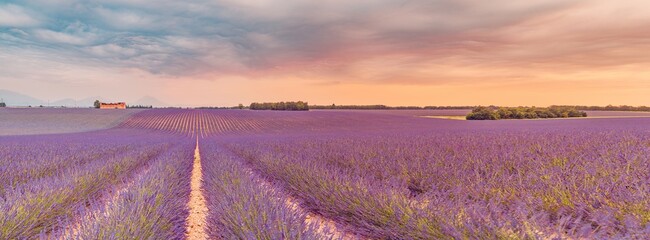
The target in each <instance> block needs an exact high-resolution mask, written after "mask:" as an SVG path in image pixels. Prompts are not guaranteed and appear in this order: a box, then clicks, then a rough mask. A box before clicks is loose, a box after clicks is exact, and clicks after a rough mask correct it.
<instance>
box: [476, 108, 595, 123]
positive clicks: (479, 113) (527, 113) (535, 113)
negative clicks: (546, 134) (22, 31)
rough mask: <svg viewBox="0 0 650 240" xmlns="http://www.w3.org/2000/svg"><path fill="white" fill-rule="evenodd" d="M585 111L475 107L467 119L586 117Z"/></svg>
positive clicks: (572, 109)
mask: <svg viewBox="0 0 650 240" xmlns="http://www.w3.org/2000/svg"><path fill="white" fill-rule="evenodd" d="M586 116H587V113H586V112H584V111H581V110H578V109H577V108H575V107H567V106H551V107H547V108H538V107H499V108H496V107H480V106H479V107H476V108H474V109H472V112H470V113H469V114H467V116H466V119H467V120H499V119H536V118H571V117H586Z"/></svg>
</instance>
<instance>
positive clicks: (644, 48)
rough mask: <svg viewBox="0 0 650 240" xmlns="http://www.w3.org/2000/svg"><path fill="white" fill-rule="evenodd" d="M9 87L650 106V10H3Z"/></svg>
mask: <svg viewBox="0 0 650 240" xmlns="http://www.w3.org/2000/svg"><path fill="white" fill-rule="evenodd" d="M0 89H5V90H11V91H15V92H20V93H23V94H27V95H31V96H33V97H37V98H41V99H62V98H76V99H82V98H86V97H91V96H103V97H107V98H111V99H119V100H125V101H132V100H135V99H138V98H141V97H143V96H152V97H155V98H157V99H160V100H162V101H163V102H167V103H171V104H174V105H183V106H199V105H222V106H229V105H235V104H238V103H244V104H248V103H250V102H252V101H280V100H289V101H290V100H304V101H309V102H310V103H311V104H332V103H336V104H386V105H420V106H425V105H489V104H495V105H504V106H512V105H536V106H545V105H550V104H581V105H607V104H614V105H621V104H628V105H650V4H649V3H648V1H646V0H624V1H611V0H543V1H542V0H529V1H507V0H491V1H485V0H412V1H408V0H355V1H350V0H328V1H313V0H304V1H303V0H225V1H220V0H211V1H207V0H206V1H202V0H188V1H177V0H158V1H145V0H115V1H108V0H96V1H82V0H20V1H12V0H9V1H7V0H3V1H1V2H0Z"/></svg>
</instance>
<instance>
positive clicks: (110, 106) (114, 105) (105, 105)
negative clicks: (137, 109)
mask: <svg viewBox="0 0 650 240" xmlns="http://www.w3.org/2000/svg"><path fill="white" fill-rule="evenodd" d="M99 109H126V103H125V102H117V103H99Z"/></svg>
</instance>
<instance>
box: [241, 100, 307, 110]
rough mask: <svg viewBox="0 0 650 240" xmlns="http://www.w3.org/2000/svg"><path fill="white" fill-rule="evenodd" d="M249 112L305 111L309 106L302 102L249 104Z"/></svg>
mask: <svg viewBox="0 0 650 240" xmlns="http://www.w3.org/2000/svg"><path fill="white" fill-rule="evenodd" d="M249 109H251V110H281V111H307V110H309V104H308V103H307V102H303V101H297V102H263V103H257V102H254V103H251V105H250V106H249Z"/></svg>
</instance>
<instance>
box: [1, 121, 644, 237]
mask: <svg viewBox="0 0 650 240" xmlns="http://www.w3.org/2000/svg"><path fill="white" fill-rule="evenodd" d="M450 113H451V112H449V111H447V112H435V111H427V112H426V113H422V112H417V111H351V110H340V111H337V110H323V111H309V112H278V111H248V110H190V109H154V110H146V111H141V112H137V113H133V114H131V115H129V116H128V117H126V118H125V120H123V121H122V122H121V123H119V124H115V127H113V128H110V129H104V130H97V131H92V132H83V133H67V134H63V133H61V134H48V135H29V136H23V135H15V134H13V136H5V137H2V138H0V239H21V238H27V239H31V238H39V237H42V238H49V239H205V238H209V239H552V238H570V239H647V238H649V237H650V118H646V117H643V116H642V115H641V116H640V117H639V116H635V117H629V118H626V117H624V116H625V115H618V116H616V114H612V115H607V114H605V113H600V114H601V115H599V116H605V117H608V116H611V117H612V118H603V119H600V118H594V119H580V120H544V121H526V120H507V121H489V122H482V121H477V122H476V121H457V120H447V119H432V118H422V117H418V116H427V115H431V116H435V115H436V114H437V115H440V116H443V115H449V114H450ZM621 116H623V117H621ZM12 117H13V118H19V117H20V116H12ZM82 117H83V116H82ZM614 117H616V118H614ZM0 131H1V130H0ZM25 131H29V129H25ZM0 135H2V134H0ZM5 135H6V134H5ZM196 178H198V180H197V179H196ZM194 180H197V181H198V182H194ZM197 184H198V185H197ZM197 203H198V205H199V206H197Z"/></svg>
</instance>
